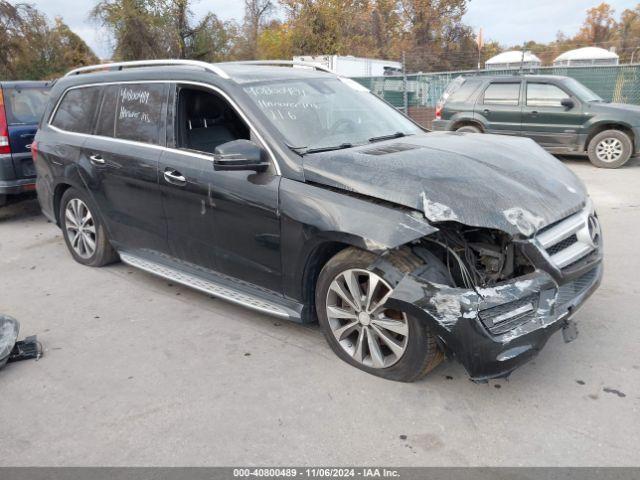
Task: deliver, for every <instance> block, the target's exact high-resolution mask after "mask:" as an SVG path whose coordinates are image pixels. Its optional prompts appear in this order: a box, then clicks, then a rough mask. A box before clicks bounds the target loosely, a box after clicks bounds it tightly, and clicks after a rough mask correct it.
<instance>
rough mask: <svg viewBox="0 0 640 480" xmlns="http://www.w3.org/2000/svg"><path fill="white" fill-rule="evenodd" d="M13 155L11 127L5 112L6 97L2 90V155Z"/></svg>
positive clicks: (0, 101)
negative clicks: (10, 141)
mask: <svg viewBox="0 0 640 480" xmlns="http://www.w3.org/2000/svg"><path fill="white" fill-rule="evenodd" d="M1 153H11V147H10V146H9V127H8V125H7V115H6V114H5V112H4V96H3V95H2V89H0V154H1Z"/></svg>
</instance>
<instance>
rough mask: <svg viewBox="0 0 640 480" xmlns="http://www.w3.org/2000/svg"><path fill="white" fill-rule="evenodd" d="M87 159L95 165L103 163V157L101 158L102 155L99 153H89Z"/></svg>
mask: <svg viewBox="0 0 640 480" xmlns="http://www.w3.org/2000/svg"><path fill="white" fill-rule="evenodd" d="M89 160H91V163H94V164H96V165H104V158H102V155H99V154H95V155H91V156H90V157H89Z"/></svg>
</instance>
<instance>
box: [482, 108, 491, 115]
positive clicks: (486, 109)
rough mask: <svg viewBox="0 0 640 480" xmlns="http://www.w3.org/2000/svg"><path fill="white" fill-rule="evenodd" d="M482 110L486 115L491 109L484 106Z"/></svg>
mask: <svg viewBox="0 0 640 480" xmlns="http://www.w3.org/2000/svg"><path fill="white" fill-rule="evenodd" d="M482 112H483V113H484V114H485V115H487V114H488V113H491V110H489V109H488V108H485V109H484V110H483V111H482Z"/></svg>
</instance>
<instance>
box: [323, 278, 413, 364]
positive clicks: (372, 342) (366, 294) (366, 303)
mask: <svg viewBox="0 0 640 480" xmlns="http://www.w3.org/2000/svg"><path fill="white" fill-rule="evenodd" d="M392 291H393V290H392V289H391V287H390V286H389V284H388V283H387V282H385V281H384V280H383V279H382V278H381V277H380V276H379V275H376V274H375V273H373V272H370V271H368V270H361V269H350V270H346V271H344V272H342V273H340V274H338V275H337V276H336V277H335V278H334V279H333V281H332V282H331V284H330V285H329V290H328V292H327V301H326V309H327V319H328V321H329V326H330V327H331V331H332V333H333V335H334V337H335V338H336V340H337V341H338V343H339V344H340V346H341V347H342V348H343V349H344V351H345V352H347V353H348V354H349V355H350V356H351V357H352V358H353V360H355V361H356V362H358V363H361V364H362V365H365V366H367V367H371V368H387V367H390V366H391V365H393V364H395V363H396V362H398V361H399V360H400V359H401V358H402V356H403V354H404V353H405V351H406V349H407V341H408V339H409V323H408V321H407V317H406V315H405V314H404V313H403V312H399V311H397V310H392V309H389V308H385V307H384V304H385V302H386V301H387V299H388V298H389V297H390V296H391V293H392Z"/></svg>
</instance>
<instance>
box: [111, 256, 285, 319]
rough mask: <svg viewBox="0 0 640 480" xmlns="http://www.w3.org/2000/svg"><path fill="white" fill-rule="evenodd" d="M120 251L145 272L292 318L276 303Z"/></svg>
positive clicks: (265, 311) (130, 262)
mask: <svg viewBox="0 0 640 480" xmlns="http://www.w3.org/2000/svg"><path fill="white" fill-rule="evenodd" d="M118 253H119V254H120V259H121V260H122V261H123V262H124V263H126V264H127V265H131V266H132V267H135V268H139V269H140V270H144V271H145V272H149V273H152V274H154V275H157V276H159V277H162V278H166V279H167V280H171V281H173V282H176V283H179V284H182V285H184V286H186V287H190V288H193V289H195V290H199V291H201V292H204V293H208V294H209V295H213V296H214V297H217V298H221V299H223V300H227V301H229V302H231V303H235V304H238V305H242V306H243V307H246V308H250V309H252V310H256V311H258V312H262V313H266V314H268V315H273V316H276V317H281V318H287V319H289V318H291V315H290V314H289V313H288V312H287V311H286V310H285V309H283V308H282V307H280V306H279V305H277V304H275V303H272V302H269V301H266V300H264V299H261V298H258V297H256V296H253V295H250V294H248V293H244V292H240V291H239V290H235V289H232V288H229V287H227V286H222V285H220V284H218V283H215V282H212V281H210V280H206V279H204V278H202V277H199V276H196V275H192V274H190V273H187V272H183V271H180V270H177V269H175V268H172V267H169V266H167V265H162V264H160V263H157V262H153V261H151V260H147V259H145V258H141V257H138V256H136V255H132V254H130V253H126V252H118Z"/></svg>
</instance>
